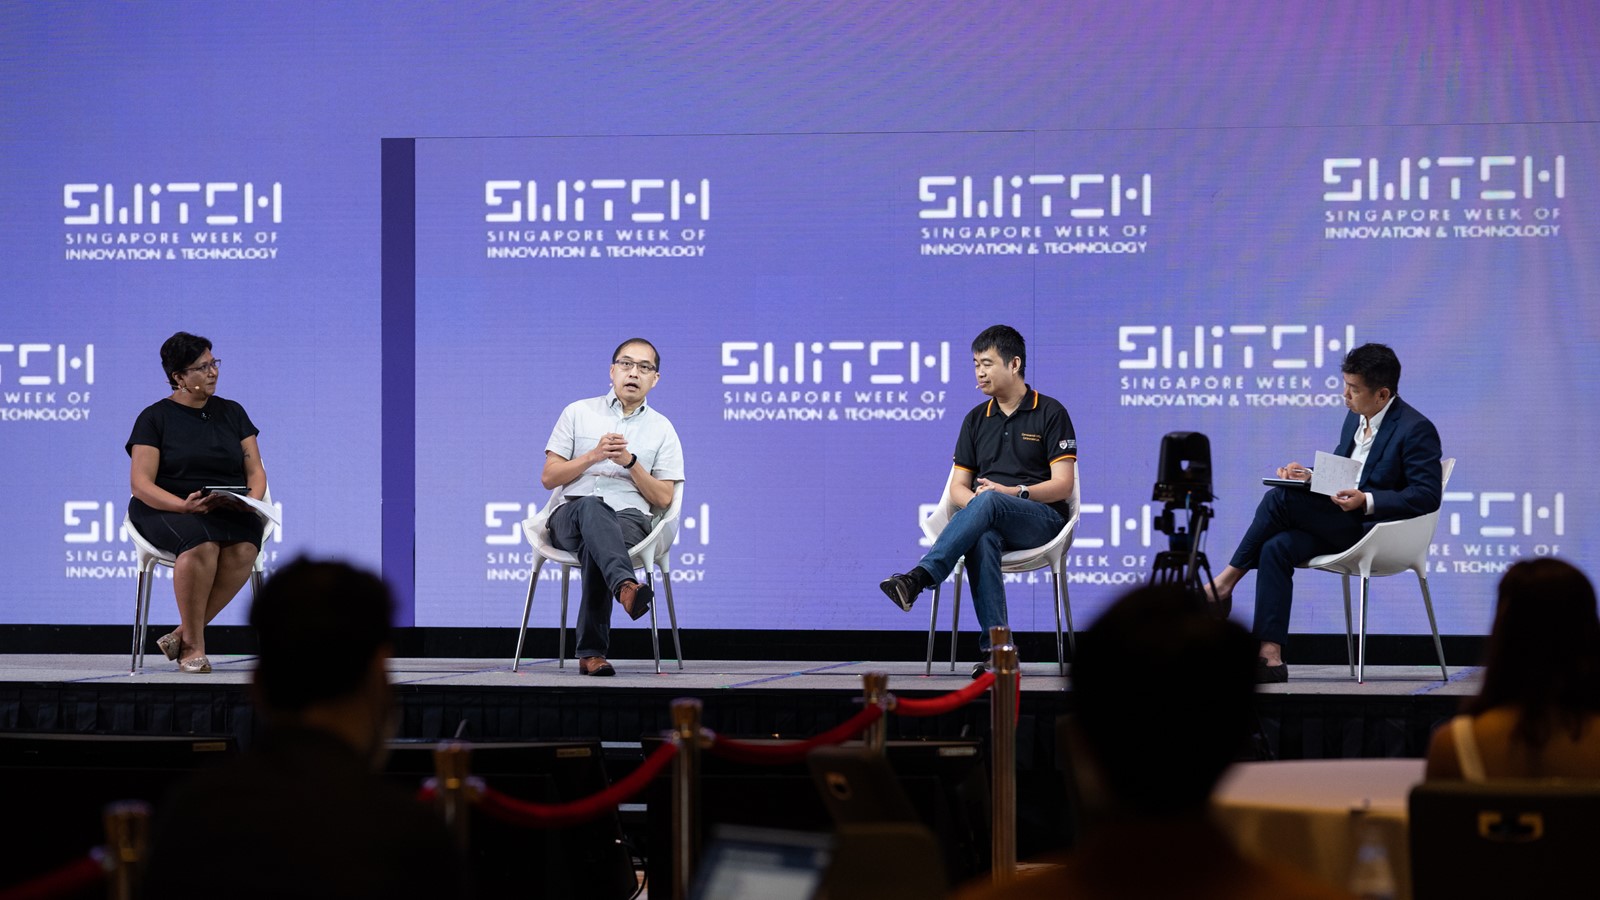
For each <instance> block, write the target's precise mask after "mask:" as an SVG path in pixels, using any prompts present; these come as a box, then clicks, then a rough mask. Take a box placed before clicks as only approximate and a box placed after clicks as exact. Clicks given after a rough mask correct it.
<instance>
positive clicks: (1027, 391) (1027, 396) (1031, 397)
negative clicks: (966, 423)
mask: <svg viewBox="0 0 1600 900" xmlns="http://www.w3.org/2000/svg"><path fill="white" fill-rule="evenodd" d="M1022 392H1023V393H1022V402H1021V403H1018V404H1017V411H1018V412H1021V411H1022V410H1023V409H1038V408H1039V392H1038V391H1036V390H1034V389H1033V388H1031V387H1029V386H1028V385H1026V384H1024V385H1023V386H1022ZM1385 408H1387V407H1385ZM999 409H1000V404H999V403H996V402H995V399H994V398H993V397H990V398H989V404H988V406H986V407H984V410H983V417H984V418H985V419H987V418H989V417H990V416H992V415H994V414H995V413H996V412H998V411H999ZM1013 415H1014V414H1013ZM1380 415H1381V413H1380Z"/></svg>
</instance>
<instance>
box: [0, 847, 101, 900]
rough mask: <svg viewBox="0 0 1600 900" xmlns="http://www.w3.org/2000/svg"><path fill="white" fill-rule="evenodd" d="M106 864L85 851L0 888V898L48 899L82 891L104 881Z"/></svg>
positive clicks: (22, 899)
mask: <svg viewBox="0 0 1600 900" xmlns="http://www.w3.org/2000/svg"><path fill="white" fill-rule="evenodd" d="M105 877H106V868H105V865H104V864H103V863H101V862H100V859H99V858H98V857H97V856H95V855H94V854H92V853H91V854H88V855H85V856H82V857H79V858H78V859H75V860H73V861H72V862H70V863H67V864H66V865H64V866H62V867H61V868H59V869H56V870H55V871H54V872H46V873H45V874H43V875H40V876H39V877H37V878H34V879H31V880H29V881H25V882H23V883H22V884H18V885H13V886H12V887H8V888H6V889H5V890H0V900H50V898H52V897H66V896H70V895H73V894H78V893H82V892H83V891H85V890H88V889H89V888H90V887H93V886H94V885H96V884H98V883H99V882H101V881H104V880H105Z"/></svg>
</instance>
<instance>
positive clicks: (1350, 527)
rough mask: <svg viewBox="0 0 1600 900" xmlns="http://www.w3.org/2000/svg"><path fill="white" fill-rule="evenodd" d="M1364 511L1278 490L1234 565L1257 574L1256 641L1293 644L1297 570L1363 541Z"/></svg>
mask: <svg viewBox="0 0 1600 900" xmlns="http://www.w3.org/2000/svg"><path fill="white" fill-rule="evenodd" d="M1363 518H1364V515H1363V513H1362V511H1360V510H1356V511H1354V512H1345V511H1344V510H1342V509H1340V508H1339V507H1338V506H1337V505H1335V504H1334V502H1333V498H1331V497H1328V496H1326V495H1324V494H1313V493H1311V492H1310V491H1308V490H1304V489H1300V488H1281V487H1279V488H1273V489H1272V490H1270V491H1267V493H1266V495H1265V496H1263V497H1262V498H1261V503H1260V504H1258V505H1257V506H1256V516H1255V520H1254V521H1252V522H1251V523H1250V527H1249V528H1248V529H1247V530H1246V531H1245V533H1244V538H1243V539H1241V540H1240V541H1239V549H1237V550H1235V551H1234V553H1233V559H1231V560H1229V562H1230V563H1231V564H1232V565H1233V566H1234V567H1235V568H1239V569H1246V570H1248V569H1255V570H1256V617H1255V623H1254V625H1252V626H1251V630H1253V631H1254V632H1255V634H1256V637H1258V638H1260V639H1261V640H1262V641H1268V642H1271V643H1274V644H1280V645H1281V644H1284V643H1287V641H1288V638H1289V608H1290V607H1291V606H1292V605H1293V604H1294V567H1295V565H1296V564H1298V563H1304V562H1305V561H1307V560H1309V559H1310V558H1311V557H1313V556H1318V555H1320V554H1323V553H1338V552H1339V551H1341V550H1348V549H1350V548H1351V547H1352V546H1354V545H1355V543H1356V541H1359V540H1361V535H1362V534H1363V533H1365V529H1363V527H1362V524H1361V522H1362V519H1363Z"/></svg>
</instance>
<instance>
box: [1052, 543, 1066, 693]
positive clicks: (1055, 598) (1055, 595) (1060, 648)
mask: <svg viewBox="0 0 1600 900" xmlns="http://www.w3.org/2000/svg"><path fill="white" fill-rule="evenodd" d="M1050 605H1051V606H1052V607H1054V608H1055V612H1056V669H1057V671H1058V673H1059V674H1060V675H1061V677H1062V678H1065V677H1067V649H1066V645H1064V644H1062V643H1061V573H1060V572H1058V571H1056V569H1055V567H1053V566H1052V567H1051V569H1050Z"/></svg>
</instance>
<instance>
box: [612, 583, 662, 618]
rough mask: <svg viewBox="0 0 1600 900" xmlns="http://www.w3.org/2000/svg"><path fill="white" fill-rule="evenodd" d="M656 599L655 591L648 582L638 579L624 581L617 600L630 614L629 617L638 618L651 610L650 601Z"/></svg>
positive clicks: (618, 591)
mask: <svg viewBox="0 0 1600 900" xmlns="http://www.w3.org/2000/svg"><path fill="white" fill-rule="evenodd" d="M653 599H655V592H654V591H652V590H651V589H650V585H648V584H640V583H639V582H637V581H624V582H623V583H622V587H621V588H619V589H618V590H617V602H618V603H620V604H622V608H623V610H624V611H625V612H627V614H628V618H630V619H635V620H637V619H638V618H639V617H640V616H642V615H644V614H645V613H647V612H649V611H650V601H651V600H653Z"/></svg>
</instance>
